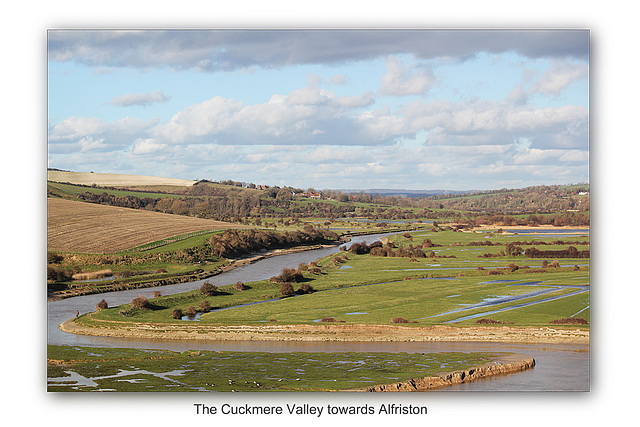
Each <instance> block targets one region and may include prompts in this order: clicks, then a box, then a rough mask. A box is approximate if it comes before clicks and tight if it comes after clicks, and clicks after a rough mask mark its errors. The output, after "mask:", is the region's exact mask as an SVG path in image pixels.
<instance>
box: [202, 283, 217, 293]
mask: <svg viewBox="0 0 640 427" xmlns="http://www.w3.org/2000/svg"><path fill="white" fill-rule="evenodd" d="M217 291H218V287H217V286H216V285H214V284H213V283H211V282H209V281H208V280H207V281H206V282H204V283H203V284H202V286H200V292H202V293H203V294H204V295H208V296H213V295H215V294H216V292H217Z"/></svg>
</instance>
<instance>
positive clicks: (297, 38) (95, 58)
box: [47, 30, 589, 72]
mask: <svg viewBox="0 0 640 427" xmlns="http://www.w3.org/2000/svg"><path fill="white" fill-rule="evenodd" d="M47 44H48V54H49V59H50V60H52V61H75V62H78V63H82V64H85V65H89V66H93V67H130V68H149V67H168V68H173V69H193V70H198V71H203V72H209V71H219V70H227V71H229V70H236V69H246V68H248V67H252V66H258V67H262V68H279V67H284V66H292V65H299V64H319V63H324V64H339V63H346V62H350V61H363V60H368V59H373V58H378V57H386V56H388V55H399V54H410V55H413V56H415V57H416V58H420V59H432V58H453V59H458V60H464V59H465V58H468V57H472V56H474V55H476V54H477V53H479V52H489V53H502V52H517V53H519V54H521V55H523V56H526V57H531V58H540V57H546V58H567V57H570V58H578V59H580V60H585V59H587V58H588V54H589V31H588V30H559V31H552V30H512V31H504V30H501V31H499V30H473V31H471V30H468V31H459V30H362V31H358V30H348V31H344V30H326V31H317V30H314V31H305V30H298V31H293V30H292V31H285V30H252V31H237V30H236V31H222V30H215V31H214V30H167V31H158V30H141V31H125V30H109V31H107V30H50V31H49V32H48V43H47Z"/></svg>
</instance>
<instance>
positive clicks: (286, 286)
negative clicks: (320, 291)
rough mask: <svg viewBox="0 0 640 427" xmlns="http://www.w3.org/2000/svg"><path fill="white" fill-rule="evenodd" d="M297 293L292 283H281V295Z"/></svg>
mask: <svg viewBox="0 0 640 427" xmlns="http://www.w3.org/2000/svg"><path fill="white" fill-rule="evenodd" d="M294 294H295V291H294V290H293V285H292V284H291V283H282V284H281V285H280V295H282V296H283V297H290V296H292V295H294Z"/></svg>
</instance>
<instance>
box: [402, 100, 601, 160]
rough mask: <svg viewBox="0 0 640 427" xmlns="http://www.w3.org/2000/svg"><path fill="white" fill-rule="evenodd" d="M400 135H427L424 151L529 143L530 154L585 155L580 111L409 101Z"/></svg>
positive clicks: (584, 114)
mask: <svg viewBox="0 0 640 427" xmlns="http://www.w3.org/2000/svg"><path fill="white" fill-rule="evenodd" d="M401 113H402V121H403V129H404V131H405V132H407V133H409V132H417V131H420V130H427V131H429V133H428V135H427V141H426V143H427V144H428V145H466V146H471V145H487V144H488V145H496V144H497V145H501V144H511V143H512V142H513V141H514V139H516V138H519V137H523V138H532V139H533V140H534V144H535V145H536V147H535V148H567V149H576V148H579V149H587V146H588V123H589V111H588V109H587V108H585V107H581V106H572V105H565V106H561V107H557V108H556V107H543V108H540V107H533V106H531V105H514V104H513V103H511V102H506V101H481V100H469V101H465V102H461V103H454V102H450V101H431V102H429V103H425V102H423V101H415V102H412V103H409V104H407V105H405V106H404V107H403V108H402V110H401Z"/></svg>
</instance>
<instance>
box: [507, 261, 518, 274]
mask: <svg viewBox="0 0 640 427" xmlns="http://www.w3.org/2000/svg"><path fill="white" fill-rule="evenodd" d="M518 268H519V267H518V265H517V264H514V263H511V264H509V267H507V270H509V273H513V272H514V271H516V270H517V269H518Z"/></svg>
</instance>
